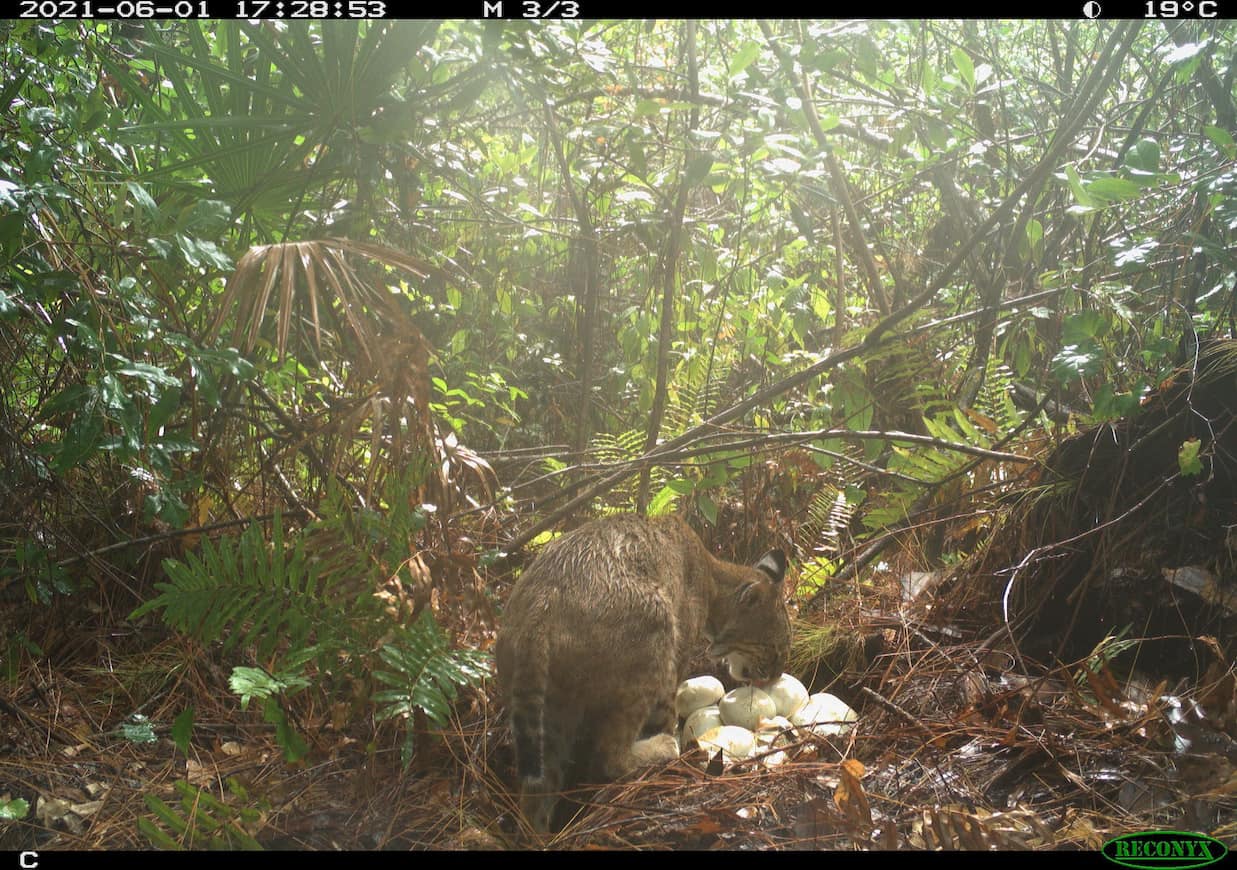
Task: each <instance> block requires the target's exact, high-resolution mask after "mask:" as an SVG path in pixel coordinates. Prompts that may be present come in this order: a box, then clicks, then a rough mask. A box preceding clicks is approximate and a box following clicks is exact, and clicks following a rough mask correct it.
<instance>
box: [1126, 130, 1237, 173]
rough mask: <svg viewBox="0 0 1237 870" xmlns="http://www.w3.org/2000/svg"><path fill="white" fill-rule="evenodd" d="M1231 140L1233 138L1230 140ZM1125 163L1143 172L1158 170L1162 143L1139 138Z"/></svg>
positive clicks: (1127, 155)
mask: <svg viewBox="0 0 1237 870" xmlns="http://www.w3.org/2000/svg"><path fill="white" fill-rule="evenodd" d="M1230 141H1231V140H1230ZM1125 163H1126V165H1127V166H1132V167H1133V168H1135V169H1140V170H1142V171H1143V172H1158V171H1159V168H1160V143H1159V142H1156V141H1155V140H1154V139H1151V138H1149V137H1148V138H1145V139H1139V140H1138V142H1137V143H1135V145H1134V147H1133V148H1131V149H1130V150H1129V153H1128V154H1126V155H1125Z"/></svg>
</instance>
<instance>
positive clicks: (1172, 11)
mask: <svg viewBox="0 0 1237 870" xmlns="http://www.w3.org/2000/svg"><path fill="white" fill-rule="evenodd" d="M1146 8H1147V13H1146V15H1144V16H1143V17H1144V18H1181V17H1183V16H1186V15H1191V16H1192V15H1197V16H1198V17H1199V18H1215V17H1216V16H1218V15H1219V14H1220V10H1219V3H1218V2H1217V0H1198V2H1195V0H1147V2H1146Z"/></svg>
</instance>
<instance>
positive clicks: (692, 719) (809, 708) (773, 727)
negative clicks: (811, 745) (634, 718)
mask: <svg viewBox="0 0 1237 870" xmlns="http://www.w3.org/2000/svg"><path fill="white" fill-rule="evenodd" d="M674 707H675V712H677V713H678V714H679V718H681V719H683V720H684V722H683V728H682V730H681V731H680V732H679V745H680V746H683V747H686V746H687V745H688V744H689V743H692V742H695V743H698V744H699V745H700V746H701V747H703V748H704V749H705V751H706V752H708V754H709V756H715V755H716V754H717V753H718V752H719V751H720V752H721V753H722V760H723V761H724V762H727V763H730V762H735V761H743V760H746V759H748V758H752V757H753V756H759V757H760V760H761V762H762V763H763V764H765V765H766V766H769V767H772V766H774V765H777V764H781V763H782V762H784V761H785V760H786V753H785V752H782V751H780V749H779V747H781V746H787V745H789V744H790V743H792V742H793V741H794V739H795V738H794V737H793V735H794V733H795V732H796V731H798V732H800V733H801V734H814V735H816V736H818V737H836V736H839V735H842V734H845V733H846V732H847V731H849V730H850V729H851V728H853V727H854V722H855V721H856V720H857V719H858V718H859V714H858V713H856V712H855V711H854V710H852V709H851V708H850V707H848V706H847V705H846V703H845V702H844V701H842V700H841V699H840V698H838V697H836V696H834V695H830V694H829V693H827V692H818V693H816V694H815V695H810V696H809V695H808V692H807V689H806V688H805V687H804V685H803V683H801V682H799V681H798V680H797V679H795V678H794V677H793V676H791V675H790V674H782V675H781V676H780V677H779V678H778V679H776V680H775V681H773V683H772V684H770V685H767V686H765V687H764V688H757V687H756V686H741V687H739V688H737V689H733V690H731V691H730V692H727V691H726V690H725V687H724V686H722V683H721V680H719V679H717V678H716V677H692V678H691V679H688V680H684V681H683V682H682V683H681V684H680V685H679V690H678V692H677V693H676V694H675V697H674Z"/></svg>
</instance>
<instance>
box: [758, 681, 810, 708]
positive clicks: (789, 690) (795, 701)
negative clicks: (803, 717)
mask: <svg viewBox="0 0 1237 870" xmlns="http://www.w3.org/2000/svg"><path fill="white" fill-rule="evenodd" d="M765 692H767V693H768V695H769V697H770V698H772V699H773V703H774V704H775V705H777V715H779V716H790V715H792V714H794V713H798V712H799V711H800V710H801V709H803V705H804V704H806V703H807V687H806V686H804V685H803V683H801V682H799V680H798V679H796V678H795V677H794V676H793V675H791V674H782V675H781V676H780V677H778V678H777V679H776V680H774V681H773V682H772V683H771V684H770V685H769V686H768V687H767V688H765Z"/></svg>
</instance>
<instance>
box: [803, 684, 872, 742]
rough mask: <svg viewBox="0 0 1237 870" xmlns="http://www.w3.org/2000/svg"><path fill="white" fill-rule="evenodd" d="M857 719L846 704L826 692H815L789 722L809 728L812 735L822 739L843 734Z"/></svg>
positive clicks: (856, 715)
mask: <svg viewBox="0 0 1237 870" xmlns="http://www.w3.org/2000/svg"><path fill="white" fill-rule="evenodd" d="M858 718H859V714H858V713H856V712H855V711H854V710H852V709H851V708H850V707H848V706H847V705H846V702H845V701H843V700H842V699H841V698H839V697H837V696H836V695H830V694H829V693H828V692H817V693H816V694H815V695H812V697H810V698H808V701H807V703H806V704H804V705H803V708H802V709H801V710H799V711H798V712H797V713H795V715H793V716H791V717H790V721H791V722H793V723H794V724H795V725H798V726H799V727H809V728H811V730H812V732H813V733H814V734H819V735H820V736H822V737H833V736H836V735H840V734H845V733H846V732H847V731H849V730H850V729H851V728H853V727H854V725H852V724H850V723H852V722H855V721H856V720H857V719H858Z"/></svg>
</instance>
